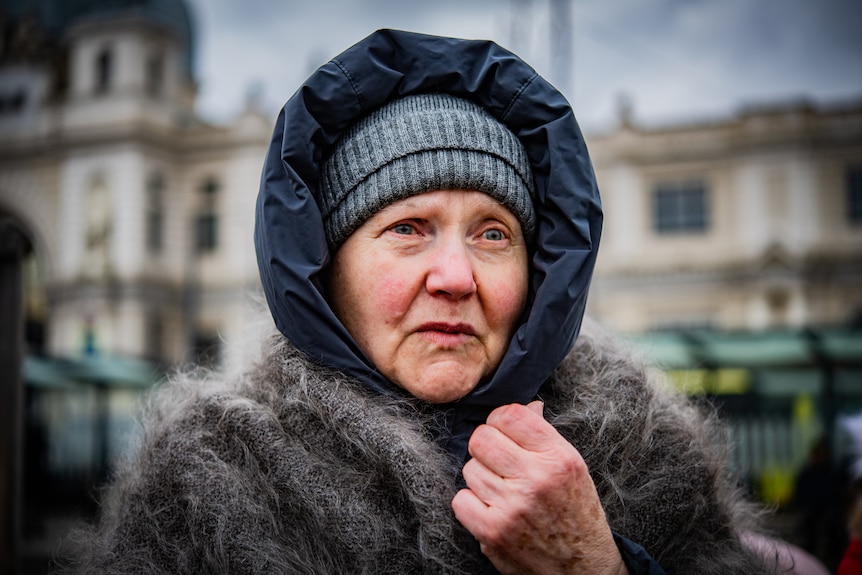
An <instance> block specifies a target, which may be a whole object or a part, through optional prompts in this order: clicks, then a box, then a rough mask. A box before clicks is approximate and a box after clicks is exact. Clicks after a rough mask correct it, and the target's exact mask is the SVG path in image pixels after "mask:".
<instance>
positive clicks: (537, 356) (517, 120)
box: [255, 30, 602, 460]
mask: <svg viewBox="0 0 862 575" xmlns="http://www.w3.org/2000/svg"><path fill="white" fill-rule="evenodd" d="M427 92H444V93H448V94H452V95H455V96H459V97H462V98H465V99H468V100H472V101H473V102H476V103H478V104H480V105H482V106H483V107H485V108H486V109H487V110H488V111H489V112H490V113H491V114H492V115H494V116H495V117H496V118H497V120H499V121H500V122H501V123H503V124H504V125H506V126H507V127H508V128H509V129H510V130H511V131H512V132H513V133H514V134H515V135H516V136H517V137H518V138H519V139H520V140H521V142H522V143H523V144H524V147H525V149H526V152H527V155H528V156H529V160H530V164H531V167H532V171H533V177H534V179H535V185H536V193H535V196H534V198H533V204H534V208H535V210H536V218H537V233H536V241H535V247H534V250H533V254H532V262H531V267H530V294H529V304H528V309H527V311H526V312H525V315H524V318H523V320H522V322H521V324H520V326H519V328H518V329H517V331H516V333H515V334H514V336H513V338H512V340H511V343H510V345H509V348H508V350H507V352H506V354H505V355H504V357H503V359H502V362H501V364H500V366H499V367H498V368H497V370H496V371H495V373H494V375H493V376H492V377H491V378H490V379H488V380H487V381H483V382H480V384H479V385H478V386H477V387H476V388H475V389H474V390H473V391H472V392H471V393H470V394H469V395H467V396H466V397H464V398H462V399H460V400H459V401H458V402H457V403H456V404H452V405H447V406H443V412H444V413H446V414H447V418H448V420H447V422H446V424H445V425H444V426H443V427H442V428H441V429H440V432H441V434H442V435H443V436H444V437H443V438H442V440H443V441H444V442H446V444H447V449H448V450H449V451H450V452H452V453H453V454H455V455H456V456H457V457H460V458H461V459H462V460H463V459H464V458H465V457H466V454H467V440H468V439H469V437H470V434H471V433H472V431H473V429H475V427H476V426H477V425H479V424H480V423H482V422H484V421H485V419H486V417H487V416H488V414H489V413H490V411H491V410H493V409H494V408H495V407H497V406H500V405H504V404H508V403H515V402H518V403H528V402H529V401H531V400H532V399H533V398H535V396H536V393H537V391H538V390H539V387H540V386H541V385H542V383H544V381H545V380H547V378H548V377H549V376H550V375H551V373H552V372H553V370H554V369H555V368H556V367H557V366H558V365H559V364H560V362H561V361H562V360H563V358H564V357H565V355H566V353H567V352H568V351H569V349H570V348H571V346H572V343H573V342H574V340H575V337H576V336H577V333H578V329H579V328H580V325H581V318H582V317H583V313H584V308H585V305H586V297H587V290H588V288H589V283H590V278H591V276H592V272H593V267H594V265H595V260H596V253H597V250H598V244H599V237H600V235H601V222H602V213H601V204H600V200H599V193H598V187H597V185H596V180H595V175H594V173H593V169H592V164H591V163H590V159H589V154H588V152H587V148H586V145H585V144H584V140H583V137H582V135H581V132H580V129H579V127H578V124H577V122H576V120H575V116H574V114H573V112H572V109H571V107H570V106H569V104H568V102H567V101H566V99H565V98H564V97H563V96H562V94H560V93H559V92H558V91H557V90H556V89H555V88H554V87H553V86H551V84H549V83H548V82H547V81H545V80H544V79H543V78H542V77H541V76H539V75H538V74H537V73H536V71H535V70H533V69H532V68H531V67H530V66H528V65H527V64H526V63H524V62H523V61H522V60H521V59H520V58H518V57H517V56H515V55H514V54H512V53H511V52H508V51H506V50H504V49H503V48H501V47H499V46H497V45H496V44H494V43H493V42H488V41H470V40H460V39H454V38H442V37H436V36H426V35H422V34H414V33H408V32H400V31H394V30H381V31H378V32H376V33H374V34H372V35H371V36H369V37H368V38H366V39H365V40H363V41H361V42H359V43H358V44H356V45H355V46H353V47H352V48H350V49H348V50H347V51H345V52H344V53H342V54H341V55H339V56H337V57H335V58H333V59H332V61H330V62H329V63H328V64H326V65H324V66H323V67H321V68H320V69H319V70H318V71H317V72H316V73H314V74H313V75H312V76H311V77H310V78H309V79H308V80H307V81H306V83H305V84H304V85H303V86H302V87H301V88H300V89H299V90H298V91H297V92H296V94H295V95H294V96H293V97H292V98H290V100H289V101H288V102H287V103H286V104H285V106H284V108H283V109H282V110H281V113H280V114H279V117H278V120H277V122H276V126H275V130H274V134H273V137H272V141H271V143H270V147H269V152H268V154H267V157H266V162H265V165H264V169H263V176H262V179H261V187H260V194H259V196H258V203H257V225H256V228H255V247H256V249H257V257H258V266H259V268H260V275H261V280H262V283H263V290H264V293H265V295H266V299H267V303H268V304H269V307H270V310H271V311H272V315H273V317H274V319H275V324H276V326H277V327H278V329H279V330H280V331H281V332H282V333H283V334H284V335H285V336H286V337H287V338H288V339H289V340H290V341H291V342H292V343H293V344H294V345H296V347H297V348H299V349H300V350H301V351H303V352H305V353H306V354H307V355H308V356H309V357H311V358H313V359H315V360H316V361H319V362H321V363H322V364H324V365H329V366H331V367H334V368H337V369H339V370H342V371H344V372H345V373H349V374H350V375H352V376H354V377H355V378H356V379H357V380H359V381H361V382H363V384H364V385H366V386H367V387H368V388H369V389H371V390H374V391H376V392H378V393H382V394H386V395H398V394H399V393H400V392H399V391H398V390H397V389H396V388H395V386H394V385H393V384H392V383H391V382H389V381H388V380H387V379H386V378H384V377H383V376H382V375H381V374H380V373H379V372H378V371H377V370H376V369H375V367H374V365H373V364H372V363H371V362H370V361H369V360H368V359H367V358H366V357H365V356H364V354H363V353H362V351H361V350H360V349H359V348H358V347H357V345H356V343H355V342H354V341H353V339H352V338H351V337H350V335H349V334H348V333H347V332H346V331H345V329H344V327H343V326H342V325H341V323H340V322H339V320H338V319H337V318H336V317H335V314H334V313H333V312H332V310H331V309H330V307H329V304H328V303H327V301H326V298H325V296H324V291H323V286H322V285H321V273H322V272H323V270H324V269H325V268H326V266H327V264H328V262H329V258H330V254H329V252H328V248H327V245H326V239H325V236H324V230H323V223H322V218H321V215H320V210H319V209H318V207H317V203H316V201H315V197H316V194H317V190H318V182H319V180H320V170H321V166H322V164H323V162H324V160H325V159H326V157H327V155H328V154H329V153H330V152H331V149H332V146H333V145H334V144H335V142H336V141H337V140H338V138H339V136H341V135H342V134H343V133H344V132H345V130H346V129H347V128H348V127H349V126H350V125H351V124H353V123H354V122H355V121H356V120H357V119H359V118H360V117H361V116H363V115H364V114H366V113H368V112H370V111H371V110H374V109H377V108H379V107H380V106H381V105H383V104H384V103H386V102H388V101H390V100H394V99H396V98H399V97H403V96H406V95H409V94H417V93H427Z"/></svg>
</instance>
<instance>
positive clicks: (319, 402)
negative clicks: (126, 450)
mask: <svg viewBox="0 0 862 575" xmlns="http://www.w3.org/2000/svg"><path fill="white" fill-rule="evenodd" d="M600 229H601V208H600V202H599V196H598V190H597V187H596V183H595V178H594V175H593V171H592V167H591V164H590V160H589V157H588V155H587V150H586V147H585V146H584V142H583V139H582V137H581V134H580V132H579V129H578V126H577V124H576V122H575V118H574V116H573V114H572V111H571V109H570V107H569V106H568V104H567V103H566V101H565V99H564V98H563V97H562V96H561V95H560V94H559V93H558V92H557V91H556V90H555V89H554V88H553V87H552V86H551V85H550V84H548V83H547V82H546V81H544V80H543V79H542V78H540V77H539V76H538V75H537V74H536V73H535V72H534V71H533V70H532V69H531V68H530V67H529V66H527V65H526V64H524V63H523V62H522V61H521V60H520V59H518V58H517V57H516V56H514V55H512V54H511V53H509V52H507V51H505V50H503V49H501V48H499V47H498V46H496V45H495V44H493V43H490V42H480V41H465V40H456V39H449V38H438V37H430V36H423V35H418V34H410V33H403V32H395V31H381V32H378V33H375V34H373V35H371V36H370V37H368V38H367V39H365V40H364V41H362V42H360V43H359V44H357V45H356V46H354V47H352V48H351V49H349V50H347V51H346V52H345V53H343V54H342V55H340V56H338V57H336V58H335V59H333V60H332V61H331V62H329V63H328V64H326V65H325V66H323V67H322V68H320V69H319V70H318V71H317V72H316V73H315V74H313V75H312V76H311V78H309V80H308V81H307V82H306V83H305V85H303V86H302V87H301V88H300V90H299V91H298V92H297V93H296V94H295V95H294V96H293V97H292V98H291V99H290V100H289V101H288V102H287V104H286V105H285V106H284V109H283V110H282V112H281V114H280V116H279V118H278V122H277V125H276V128H275V133H274V136H273V139H272V143H271V145H270V148H269V153H268V155H267V158H266V163H265V166H264V170H263V177H262V183H261V190H260V195H259V201H258V205H257V227H256V231H255V244H256V248H257V254H258V262H259V267H260V272H261V278H262V283H263V290H264V293H265V295H266V299H267V302H268V304H269V308H270V311H271V313H272V316H273V318H274V319H275V324H276V327H277V328H278V331H279V332H280V333H279V334H275V335H273V336H271V337H270V338H269V339H268V340H267V342H266V344H265V346H264V352H263V355H262V359H261V360H260V361H258V362H257V363H255V365H253V366H251V367H250V368H249V369H248V370H247V371H246V372H245V373H243V374H242V375H241V376H240V377H237V378H224V377H223V378H214V380H210V381H205V382H198V383H196V382H192V381H185V382H176V383H175V384H174V385H173V386H171V387H170V388H168V389H165V390H163V391H161V392H160V393H159V394H158V395H157V396H156V398H155V399H154V401H153V403H152V406H151V410H150V413H149V416H148V420H147V427H146V430H147V431H146V434H145V437H144V440H143V444H142V446H141V448H140V449H139V450H138V451H137V452H136V455H135V458H134V459H133V460H132V461H130V462H129V463H128V464H127V465H125V466H124V467H123V468H121V470H120V471H119V472H118V474H117V476H116V478H115V480H114V483H113V485H112V487H111V489H110V491H109V492H108V494H107V497H106V501H105V506H104V512H103V516H102V518H101V522H100V525H99V526H98V527H97V528H95V529H94V531H93V532H92V533H90V534H88V535H87V537H86V538H85V539H86V545H85V547H86V550H85V552H84V554H83V555H82V556H81V558H80V560H79V562H78V563H76V568H77V569H78V571H79V572H85V573H103V572H105V573H106V572H124V573H126V572H128V573H215V572H218V573H222V572H224V573H321V574H322V573H495V572H500V573H542V574H551V573H581V574H621V573H630V574H632V575H636V574H661V573H668V574H674V573H676V574H690V573H697V574H698V575H709V574H726V573H737V574H739V573H751V574H754V573H758V574H759V573H764V572H766V568H765V565H764V564H763V563H762V562H761V560H760V559H759V558H758V556H756V555H755V554H753V553H751V552H750V551H748V550H747V548H746V547H745V546H744V545H743V544H742V543H741V534H742V533H743V532H744V531H745V530H747V529H749V528H750V527H751V523H750V512H749V511H748V508H747V507H746V505H745V504H744V503H743V502H742V501H741V500H740V499H739V498H738V496H737V495H736V493H735V489H734V483H733V482H732V480H731V478H729V477H728V475H727V474H726V473H725V470H724V460H723V458H722V448H721V446H720V445H717V444H715V443H713V441H715V439H716V438H717V437H719V436H720V433H719V432H718V431H717V428H716V427H715V422H714V421H710V420H705V419H703V418H702V417H701V416H700V415H699V413H698V411H697V410H695V409H694V408H693V407H692V406H690V405H688V404H687V403H686V402H685V401H684V400H682V399H680V398H678V397H674V396H672V395H670V394H668V393H666V392H664V391H662V389H661V388H660V387H659V386H657V385H655V384H654V383H652V382H650V380H649V378H648V377H647V375H646V372H645V371H644V369H643V367H641V366H640V365H639V364H637V363H636V362H634V361H632V360H631V359H630V358H629V357H628V355H627V354H626V353H624V352H623V351H621V350H620V349H618V348H617V347H615V346H614V345H613V344H612V343H611V342H610V341H609V340H608V339H607V338H606V337H604V336H602V335H600V334H598V333H590V332H595V330H594V329H593V328H590V329H585V333H583V334H581V337H580V339H579V341H578V343H577V345H574V346H573V343H574V341H575V339H576V337H577V335H578V332H579V331H580V328H581V323H582V316H583V312H584V306H585V300H586V295H587V290H588V287H589V282H590V277H591V274H592V269H593V265H594V263H595V258H596V250H597V247H598V242H599V235H600Z"/></svg>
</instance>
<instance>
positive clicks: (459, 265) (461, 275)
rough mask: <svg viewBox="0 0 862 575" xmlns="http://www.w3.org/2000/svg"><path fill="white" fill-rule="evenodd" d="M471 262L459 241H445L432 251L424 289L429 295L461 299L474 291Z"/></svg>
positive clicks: (474, 281) (474, 284)
mask: <svg viewBox="0 0 862 575" xmlns="http://www.w3.org/2000/svg"><path fill="white" fill-rule="evenodd" d="M473 271H474V270H473V262H472V261H471V258H470V254H469V252H468V251H467V247H466V246H465V245H464V243H463V242H460V241H446V242H443V243H441V244H440V245H438V246H436V247H435V249H434V250H433V254H432V258H431V262H430V269H429V270H428V278H427V280H426V288H427V289H428V292H429V293H431V294H442V295H446V296H448V297H451V298H453V299H461V298H462V297H465V296H467V295H470V294H472V293H474V292H475V291H476V279H475V277H474V276H473Z"/></svg>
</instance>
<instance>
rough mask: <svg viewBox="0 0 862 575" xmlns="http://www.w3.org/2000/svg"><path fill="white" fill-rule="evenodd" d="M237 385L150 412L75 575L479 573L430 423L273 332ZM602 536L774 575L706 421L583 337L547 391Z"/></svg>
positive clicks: (408, 405)
mask: <svg viewBox="0 0 862 575" xmlns="http://www.w3.org/2000/svg"><path fill="white" fill-rule="evenodd" d="M266 349H267V353H266V354H265V355H264V357H263V359H262V360H261V361H260V362H259V363H258V364H257V365H256V366H255V367H254V368H253V369H252V370H251V371H250V372H248V373H247V374H246V375H245V376H243V377H241V378H231V379H230V380H224V379H220V378H186V379H184V380H178V381H175V382H174V383H172V384H170V385H169V386H167V387H165V388H163V389H161V390H159V391H158V392H157V393H155V394H154V395H153V398H152V399H151V401H150V404H149V408H148V410H147V414H146V418H145V422H144V425H145V430H146V431H145V435H144V437H143V441H142V445H141V446H140V448H139V449H138V450H137V451H136V454H135V456H134V457H133V458H132V459H131V460H130V461H129V462H128V463H126V464H125V465H124V466H122V467H121V469H120V470H119V471H118V473H117V474H116V477H115V478H114V481H113V482H112V485H111V487H110V489H109V490H108V491H107V492H106V494H105V497H104V500H103V512H102V516H101V520H100V523H99V525H97V526H93V527H91V528H89V529H87V530H84V531H81V532H79V533H78V536H77V537H76V541H77V542H78V544H79V549H78V551H77V553H75V556H74V558H73V559H72V561H71V562H70V564H69V565H68V567H69V569H70V571H74V572H76V573H89V574H95V573H152V574H155V573H180V574H185V573H188V574H192V573H303V574H317V573H319V574H324V573H480V572H483V571H485V570H486V569H487V562H486V561H485V560H484V558H483V557H482V555H481V553H480V552H479V549H478V546H477V545H476V543H475V541H474V540H473V539H472V537H470V535H469V534H468V533H467V532H466V531H465V530H464V529H463V528H462V527H461V526H460V525H459V524H458V522H457V521H456V520H455V518H454V515H453V513H452V511H451V508H450V501H451V499H452V497H453V496H454V494H455V492H456V490H457V486H456V479H455V478H456V477H457V475H458V465H457V463H456V462H454V461H452V458H451V456H449V455H448V454H447V453H445V452H444V451H443V450H442V449H440V448H439V447H438V446H437V444H436V443H435V441H434V440H433V438H432V433H431V430H433V428H434V425H433V423H434V422H433V417H434V416H433V413H431V412H430V410H428V409H427V408H426V407H423V406H422V405H421V404H419V403H418V402H414V401H411V400H408V399H405V400H403V401H398V400H391V399H385V398H383V397H380V396H377V395H371V394H369V393H367V392H365V391H364V390H363V389H362V388H361V387H359V386H357V385H356V384H355V383H354V382H352V381H349V380H347V379H346V378H344V377H343V376H341V375H339V374H337V373H334V372H332V371H331V370H327V369H324V368H321V367H319V366H316V365H314V364H312V363H310V362H308V361H307V360H306V359H305V358H304V357H302V356H301V355H300V354H299V353H298V352H296V351H295V350H294V349H293V348H292V346H291V345H290V344H289V343H288V342H287V341H286V340H285V339H284V338H283V337H281V336H274V337H272V338H271V339H269V341H268V343H267V344H266ZM541 397H542V399H543V400H544V401H545V403H546V408H545V412H546V417H548V419H549V420H550V421H551V422H552V423H553V424H554V425H555V426H556V427H557V428H558V429H559V430H560V431H561V433H563V435H564V436H565V437H566V438H567V439H569V440H570V441H571V442H572V443H573V444H574V445H575V447H577V448H578V449H579V450H580V451H581V453H582V454H583V456H584V458H585V459H586V461H587V463H588V464H589V467H590V470H591V473H592V475H593V477H594V479H595V481H596V484H597V486H598V489H599V493H600V495H601V497H602V500H603V503H604V506H605V510H606V513H607V516H608V519H609V522H610V524H611V527H612V528H613V529H614V530H616V531H617V532H619V533H620V534H622V535H624V536H626V537H628V538H630V539H632V540H633V541H635V542H638V543H640V544H641V545H643V546H644V547H645V548H646V549H647V550H648V551H649V552H650V553H651V554H652V555H653V557H655V558H656V559H657V560H658V561H659V563H660V564H661V565H662V567H663V568H664V569H665V570H666V571H667V573H668V575H674V574H680V575H682V574H690V573H697V574H698V575H712V574H715V575H718V574H726V573H735V574H752V575H753V574H755V573H757V574H761V573H767V572H769V571H768V570H767V569H766V566H765V565H764V564H763V563H762V562H761V561H760V559H759V558H758V557H756V556H755V555H753V554H752V553H750V552H749V551H748V550H747V549H746V548H744V547H743V546H742V545H741V543H740V534H741V533H742V532H745V531H748V530H749V529H751V528H752V526H753V521H754V515H753V513H752V512H751V510H750V509H749V508H748V507H747V506H746V505H745V504H744V503H743V501H742V499H741V498H740V497H739V496H738V494H737V493H736V491H735V488H734V483H733V481H732V478H730V477H729V476H727V475H726V473H725V467H724V466H725V458H724V451H723V447H722V446H721V445H718V444H716V443H715V440H716V438H719V437H721V436H722V434H721V433H720V431H719V430H720V428H719V427H718V425H717V423H716V421H715V420H714V418H710V417H706V418H705V417H704V415H703V414H702V413H700V411H699V410H698V409H696V408H695V407H693V406H692V405H691V404H690V403H688V402H686V401H685V400H683V399H682V398H679V397H677V396H674V395H672V394H670V393H668V392H666V391H664V390H663V389H662V388H661V387H660V385H659V384H658V383H656V381H655V380H654V379H651V378H650V377H648V375H647V371H646V370H645V369H644V367H643V366H642V365H640V364H639V363H637V362H636V361H634V360H633V359H632V358H631V356H630V355H629V354H628V353H627V352H626V351H625V350H624V349H622V348H620V347H619V346H618V345H617V344H615V343H612V342H611V341H610V340H609V339H607V338H606V337H605V336H603V335H601V334H600V333H598V332H597V330H596V329H595V327H594V326H590V325H589V324H585V326H584V330H583V332H582V335H581V337H580V339H579V342H578V344H577V345H576V346H575V348H574V349H573V351H572V353H571V354H570V355H569V357H568V358H567V360H566V361H565V362H564V364H563V365H562V366H560V368H559V369H558V370H557V372H556V373H555V376H554V377H553V378H552V380H550V381H549V382H548V383H547V384H546V385H545V386H544V387H543V390H542V394H541Z"/></svg>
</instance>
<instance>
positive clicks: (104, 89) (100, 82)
mask: <svg viewBox="0 0 862 575" xmlns="http://www.w3.org/2000/svg"><path fill="white" fill-rule="evenodd" d="M113 59H114V58H113V54H112V53H111V49H110V48H108V47H105V48H102V49H101V50H100V51H99V53H98V55H97V56H96V94H107V93H108V91H109V90H110V89H111V81H112V77H111V76H112V75H113V67H114V64H113Z"/></svg>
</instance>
